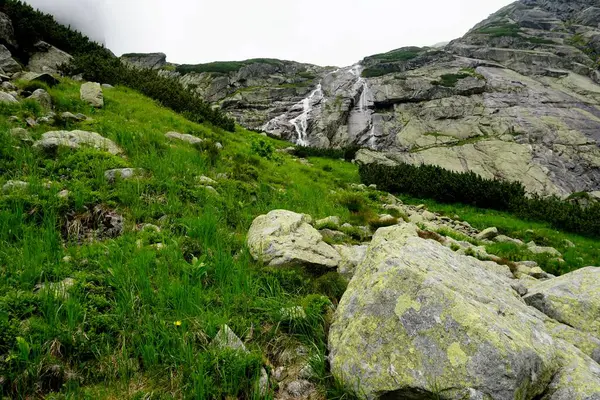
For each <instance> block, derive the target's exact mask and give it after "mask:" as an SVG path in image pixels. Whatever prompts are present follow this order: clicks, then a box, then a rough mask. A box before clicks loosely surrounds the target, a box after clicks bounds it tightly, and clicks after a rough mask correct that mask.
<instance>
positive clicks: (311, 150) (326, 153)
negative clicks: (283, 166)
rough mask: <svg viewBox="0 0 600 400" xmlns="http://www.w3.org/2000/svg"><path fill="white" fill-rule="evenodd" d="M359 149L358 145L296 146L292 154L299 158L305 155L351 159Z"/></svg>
mask: <svg viewBox="0 0 600 400" xmlns="http://www.w3.org/2000/svg"><path fill="white" fill-rule="evenodd" d="M358 150H360V147H358V146H349V147H344V148H342V149H324V148H319V147H304V146H298V147H296V149H295V150H294V155H295V156H296V157H300V158H306V157H323V158H331V159H334V160H340V159H344V160H346V161H351V160H353V159H354V157H355V156H356V152H357V151H358Z"/></svg>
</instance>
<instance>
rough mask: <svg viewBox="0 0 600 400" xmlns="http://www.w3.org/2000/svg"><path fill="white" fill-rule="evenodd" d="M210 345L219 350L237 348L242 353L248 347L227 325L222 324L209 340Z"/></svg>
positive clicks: (245, 351) (246, 350)
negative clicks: (211, 339)
mask: <svg viewBox="0 0 600 400" xmlns="http://www.w3.org/2000/svg"><path fill="white" fill-rule="evenodd" d="M211 346H213V347H216V348H218V349H221V350H225V349H230V350H239V351H242V352H244V353H247V352H248V349H246V346H245V345H244V343H243V342H242V340H241V339H240V338H239V337H237V335H236V334H235V333H234V332H233V331H232V330H231V328H229V326H227V325H223V327H222V328H221V329H220V330H219V332H218V333H217V335H216V336H215V338H214V339H213V341H212V342H211Z"/></svg>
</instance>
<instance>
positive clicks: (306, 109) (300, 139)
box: [290, 83, 323, 146]
mask: <svg viewBox="0 0 600 400" xmlns="http://www.w3.org/2000/svg"><path fill="white" fill-rule="evenodd" d="M322 99H323V87H322V86H321V83H319V84H318V85H317V88H316V89H315V90H314V91H313V92H312V93H311V94H310V95H309V96H308V97H307V98H305V99H304V100H302V114H300V115H298V116H297V117H296V118H293V119H291V120H290V124H292V125H294V128H295V129H296V134H297V139H296V144H297V145H300V146H308V145H309V144H310V143H309V142H308V119H309V116H310V112H311V111H312V109H313V105H314V104H315V103H318V102H319V101H321V100H322Z"/></svg>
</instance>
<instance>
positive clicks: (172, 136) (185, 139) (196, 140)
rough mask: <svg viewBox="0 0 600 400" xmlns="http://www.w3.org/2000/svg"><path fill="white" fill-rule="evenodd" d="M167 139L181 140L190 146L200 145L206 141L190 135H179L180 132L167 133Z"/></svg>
mask: <svg viewBox="0 0 600 400" xmlns="http://www.w3.org/2000/svg"><path fill="white" fill-rule="evenodd" d="M165 137H166V138H167V139H175V140H181V141H183V142H187V143H190V144H198V143H202V142H203V141H204V140H202V139H200V138H199V137H196V136H193V135H189V134H187V133H178V132H167V133H165Z"/></svg>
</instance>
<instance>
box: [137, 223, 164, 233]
mask: <svg viewBox="0 0 600 400" xmlns="http://www.w3.org/2000/svg"><path fill="white" fill-rule="evenodd" d="M140 230H141V231H142V232H146V231H154V232H160V227H158V226H156V225H154V224H144V225H142V228H141V229H140Z"/></svg>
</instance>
